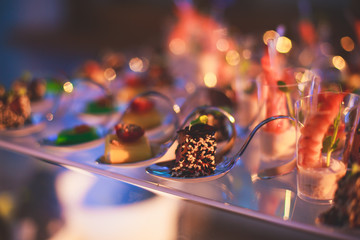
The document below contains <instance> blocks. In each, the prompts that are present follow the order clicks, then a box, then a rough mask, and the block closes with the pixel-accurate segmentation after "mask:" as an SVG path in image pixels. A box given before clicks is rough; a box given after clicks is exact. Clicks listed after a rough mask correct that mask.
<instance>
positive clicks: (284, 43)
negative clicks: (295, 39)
mask: <svg viewBox="0 0 360 240" xmlns="http://www.w3.org/2000/svg"><path fill="white" fill-rule="evenodd" d="M291 48H292V43H291V40H290V39H289V38H287V37H284V36H282V37H279V38H278V40H277V42H276V50H277V51H278V52H280V53H288V52H289V51H290V50H291Z"/></svg>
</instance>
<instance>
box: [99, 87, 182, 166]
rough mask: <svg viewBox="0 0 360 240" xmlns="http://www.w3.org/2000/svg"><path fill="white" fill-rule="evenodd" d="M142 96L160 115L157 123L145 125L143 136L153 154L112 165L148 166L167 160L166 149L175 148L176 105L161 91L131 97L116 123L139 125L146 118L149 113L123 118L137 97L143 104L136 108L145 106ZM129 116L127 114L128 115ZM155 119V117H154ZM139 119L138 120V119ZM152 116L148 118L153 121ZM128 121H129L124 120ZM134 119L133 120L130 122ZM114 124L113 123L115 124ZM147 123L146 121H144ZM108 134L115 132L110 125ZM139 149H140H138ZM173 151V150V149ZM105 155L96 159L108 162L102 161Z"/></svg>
mask: <svg viewBox="0 0 360 240" xmlns="http://www.w3.org/2000/svg"><path fill="white" fill-rule="evenodd" d="M144 98H146V99H147V100H148V101H150V102H151V105H152V106H155V108H156V111H157V113H158V114H159V116H161V117H160V118H159V119H160V120H159V122H157V123H158V124H156V125H154V126H153V127H151V128H149V129H146V128H145V127H143V128H144V130H145V136H146V138H147V139H148V141H149V144H150V146H151V150H152V153H153V156H154V157H152V158H151V159H145V160H142V161H137V162H124V163H111V165H113V166H117V167H141V166H149V165H150V164H152V163H154V162H157V161H160V160H161V161H167V160H169V159H170V158H169V157H168V156H167V154H166V152H167V150H168V149H170V148H171V149H173V148H176V146H175V145H176V143H175V140H176V138H175V137H176V131H177V130H178V129H179V119H178V112H177V109H178V106H177V105H176V104H175V103H173V101H172V100H171V99H169V98H168V97H167V96H165V95H163V94H162V93H159V92H156V91H148V92H144V93H141V94H139V95H137V96H136V97H135V98H133V99H132V100H131V101H130V102H129V103H128V104H127V106H126V107H125V108H124V111H123V112H122V113H121V117H120V119H119V120H118V121H117V122H116V124H117V123H132V124H136V125H139V126H140V124H142V123H143V122H146V121H147V120H148V117H147V116H149V115H147V114H146V113H145V114H139V115H138V116H137V115H136V114H135V115H134V114H133V113H131V117H132V118H131V119H130V118H127V119H126V120H125V119H124V116H126V114H127V113H129V112H131V111H132V109H133V107H134V102H135V103H136V104H139V99H140V100H141V101H140V103H142V104H144V105H136V106H137V107H138V108H140V109H142V108H146V107H147V106H148V105H147V104H146V102H147V101H145V102H144V100H143V99H144ZM128 116H129V115H128ZM134 116H136V117H137V118H136V119H134V118H133V117H134ZM152 117H153V114H151V115H150V118H152ZM155 119H157V117H155ZM139 120H140V121H139ZM153 120H154V118H152V119H150V121H153ZM126 121H129V122H126ZM132 121H134V122H132ZM116 124H113V126H115V125H116ZM145 124H147V125H148V123H145ZM108 134H115V130H114V128H113V127H112V128H111V129H110V131H109V132H108ZM139 151H141V149H139ZM174 151H175V150H174ZM104 159H105V156H101V157H99V158H98V159H97V160H96V161H97V162H98V163H99V164H110V163H106V162H105V161H104Z"/></svg>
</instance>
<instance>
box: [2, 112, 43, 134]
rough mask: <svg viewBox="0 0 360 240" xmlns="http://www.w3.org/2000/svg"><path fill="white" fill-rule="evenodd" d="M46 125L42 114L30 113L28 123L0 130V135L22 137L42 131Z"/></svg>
mask: <svg viewBox="0 0 360 240" xmlns="http://www.w3.org/2000/svg"><path fill="white" fill-rule="evenodd" d="M45 126H46V120H45V118H44V117H43V115H42V114H32V115H31V119H30V122H29V123H25V125H24V126H21V127H18V128H10V129H3V130H0V135H4V136H9V137H10V136H11V137H23V136H28V135H31V134H33V133H37V132H40V131H42V130H43V129H44V128H45Z"/></svg>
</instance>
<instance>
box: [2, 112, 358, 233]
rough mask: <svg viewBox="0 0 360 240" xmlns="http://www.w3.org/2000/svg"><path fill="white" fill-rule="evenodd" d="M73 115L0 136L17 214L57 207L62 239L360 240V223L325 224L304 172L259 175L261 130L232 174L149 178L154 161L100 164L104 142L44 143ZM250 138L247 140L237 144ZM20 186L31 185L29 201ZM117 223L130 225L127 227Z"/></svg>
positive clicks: (22, 216) (8, 186)
mask: <svg viewBox="0 0 360 240" xmlns="http://www.w3.org/2000/svg"><path fill="white" fill-rule="evenodd" d="M67 118H69V119H71V118H74V115H71V114H69V116H67ZM69 119H68V120H69ZM72 121H75V120H74V119H72ZM63 122H69V121H50V122H48V121H45V122H41V123H40V124H43V125H42V126H39V127H38V128H30V129H28V130H26V128H24V129H22V130H20V132H19V131H18V132H15V133H16V134H14V133H13V132H11V130H10V133H11V134H9V131H7V130H5V131H2V132H1V136H0V147H1V158H0V159H1V175H0V176H1V178H2V181H1V182H2V183H3V185H4V186H3V190H2V192H3V193H5V196H7V195H9V194H10V196H11V198H10V199H13V198H14V199H16V200H14V201H11V202H13V204H10V206H13V205H14V206H13V208H14V209H15V210H17V209H16V207H15V206H16V205H15V204H14V203H15V202H18V201H19V202H20V203H21V202H22V201H24V202H25V203H23V205H20V206H18V207H21V208H25V211H24V209H22V210H23V211H21V212H22V213H20V216H17V217H19V219H21V220H22V221H24V219H28V218H29V217H30V218H32V217H34V219H35V220H34V221H37V220H39V219H42V221H50V219H46V217H45V218H39V219H37V217H36V216H37V210H36V209H34V208H33V206H32V205H35V206H36V207H39V208H42V205H43V204H44V206H46V207H49V209H52V210H51V211H48V210H45V209H39V214H40V215H42V214H44V215H47V214H50V215H54V216H52V217H54V218H56V219H58V221H56V223H57V224H55V223H54V224H53V226H57V227H58V228H56V227H54V229H58V231H55V230H54V231H53V233H52V236H51V237H54V239H61V237H62V236H63V235H61V234H64V236H66V234H70V235H69V236H72V235H71V234H75V235H74V236H76V234H78V235H79V236H84V238H85V239H93V238H94V239H96V237H95V236H99V235H97V234H100V235H104V236H103V238H102V239H114V236H115V235H116V234H119V236H129V238H132V237H134V238H137V237H139V236H138V235H139V234H140V232H141V234H147V237H148V236H151V237H154V238H156V239H162V238H163V239H219V238H221V237H222V236H226V238H227V239H232V238H234V239H235V238H237V237H239V236H244V238H246V239H247V238H249V239H253V238H256V237H266V238H269V237H270V238H272V237H274V238H277V239H279V238H280V239H285V238H288V237H291V238H296V239H304V238H306V239H311V238H313V239H315V238H316V239H322V238H323V239H332V238H335V239H357V238H358V236H359V234H360V232H359V230H353V229H348V228H338V227H331V226H326V225H322V224H318V223H316V218H317V217H318V216H319V214H320V213H322V212H324V211H326V210H327V209H329V208H330V206H331V205H316V204H311V203H308V202H305V201H303V200H301V199H300V198H298V197H297V187H296V170H294V171H292V172H291V173H289V174H285V175H283V176H277V177H274V178H271V179H261V178H259V177H256V174H255V176H254V174H253V172H254V169H256V166H257V164H258V161H259V160H258V159H259V151H258V149H259V140H258V138H257V137H256V136H255V137H254V139H253V140H252V141H251V142H250V144H249V146H248V149H246V151H245V153H244V155H243V156H242V157H241V158H240V159H239V160H238V161H237V163H236V166H235V167H234V168H233V169H232V170H231V171H230V172H229V173H228V174H226V175H225V176H223V177H221V178H218V179H216V180H212V181H200V182H192V183H187V182H179V181H173V180H166V179H162V178H158V177H154V176H152V175H149V174H148V173H147V172H146V169H145V168H146V166H140V167H123V166H121V165H111V164H101V163H99V162H98V161H97V160H98V158H99V157H100V156H102V155H103V153H104V145H105V144H104V141H100V142H98V143H97V144H96V145H95V146H91V147H89V148H85V149H77V148H76V147H74V148H73V147H71V146H70V147H65V148H64V147H59V148H56V147H50V148H49V147H47V146H43V145H42V144H40V143H39V139H41V138H42V137H44V136H46V135H47V134H49V132H53V131H56V130H58V129H59V128H61V125H62V123H63ZM243 141H244V139H242V138H241V137H239V138H237V139H236V143H235V147H238V146H241V144H242V142H243ZM37 175H40V176H43V178H41V177H40V178H39V179H38V177H37ZM46 178H49V179H50V180H49V181H48V180H47V179H46ZM34 181H35V182H34ZM37 181H39V182H37ZM43 181H45V182H46V183H45V185H44V182H43ZM44 186H45V187H46V188H43V187H44ZM19 189H22V191H28V192H27V194H29V196H30V197H28V198H29V199H30V200H29V201H28V202H26V200H27V198H23V196H22V195H21V193H19ZM45 189H46V190H45ZM47 191H49V192H48V193H47ZM0 193H1V192H0ZM22 194H24V193H22ZM48 194H51V196H50V197H49V196H46V195H48ZM0 201H1V197H0ZM27 204H29V205H27ZM34 211H35V213H34ZM117 212H118V214H117ZM27 213H28V215H29V216H27ZM153 218H154V220H152V219H153ZM19 219H17V221H20V220H19ZM127 220H128V221H127ZM13 221H14V220H13ZM39 221H40V220H39ZM133 221H136V223H134V222H133ZM118 223H120V224H118ZM22 224H25V223H24V222H22ZM142 224H143V225H145V226H146V227H144V226H142ZM25 225H26V224H25ZM42 225H43V224H41V223H40V226H42ZM104 225H105V226H104ZM113 225H116V226H117V225H121V226H118V227H119V228H121V230H119V229H118V227H115V226H113ZM128 225H129V226H128ZM111 226H113V227H114V228H115V229H113V228H112V227H111ZM23 228H24V229H26V228H31V227H29V226H27V227H24V226H23ZM141 228H144V229H146V230H144V231H142V230H141ZM24 229H23V231H25V230H24ZM160 229H161V230H160ZM111 231H115V232H114V233H113V234H111V233H110V232H111ZM139 231H140V232H139ZM48 234H49V233H48ZM127 234H129V235H127ZM131 236H132V237H131ZM57 237H58V238H57ZM62 239H64V238H62ZM68 239H70V238H68Z"/></svg>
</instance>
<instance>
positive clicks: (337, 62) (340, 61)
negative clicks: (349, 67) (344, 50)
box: [332, 56, 346, 70]
mask: <svg viewBox="0 0 360 240" xmlns="http://www.w3.org/2000/svg"><path fill="white" fill-rule="evenodd" d="M332 64H333V65H334V67H335V68H337V69H339V70H343V69H344V68H345V67H346V62H345V60H344V58H342V57H341V56H334V57H333V58H332Z"/></svg>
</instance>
